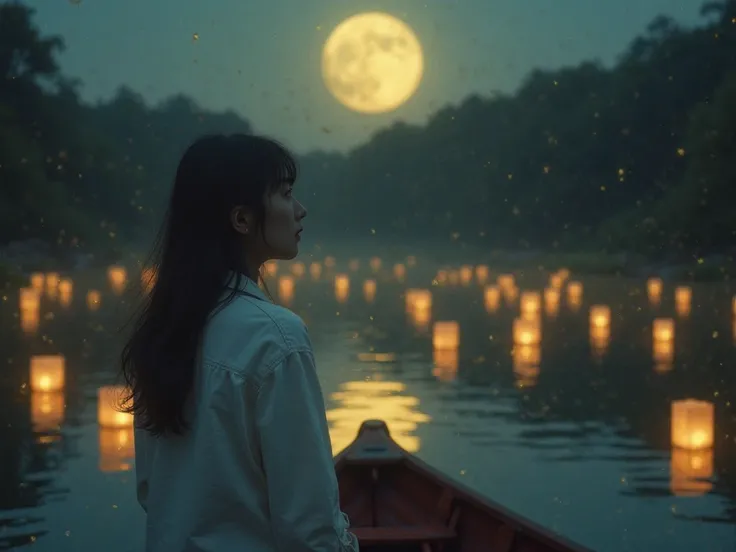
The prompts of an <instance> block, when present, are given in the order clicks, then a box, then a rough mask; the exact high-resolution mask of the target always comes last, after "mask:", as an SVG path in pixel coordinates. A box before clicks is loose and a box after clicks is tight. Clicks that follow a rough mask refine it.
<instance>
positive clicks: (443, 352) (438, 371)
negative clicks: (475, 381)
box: [432, 349, 460, 382]
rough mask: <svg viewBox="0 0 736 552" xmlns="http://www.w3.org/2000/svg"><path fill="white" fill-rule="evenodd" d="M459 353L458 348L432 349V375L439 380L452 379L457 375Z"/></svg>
mask: <svg viewBox="0 0 736 552" xmlns="http://www.w3.org/2000/svg"><path fill="white" fill-rule="evenodd" d="M459 355H460V351H459V350H458V349H434V350H433V351H432V360H433V361H434V368H433V369H432V375H433V376H434V377H436V378H437V379H438V380H440V381H448V382H449V381H454V380H455V378H456V377H457V369H458V365H459Z"/></svg>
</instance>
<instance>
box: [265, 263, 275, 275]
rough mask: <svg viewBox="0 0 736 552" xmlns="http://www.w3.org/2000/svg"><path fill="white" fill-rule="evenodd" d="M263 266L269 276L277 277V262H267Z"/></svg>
mask: <svg viewBox="0 0 736 552" xmlns="http://www.w3.org/2000/svg"><path fill="white" fill-rule="evenodd" d="M263 266H264V267H265V269H266V275H267V276H276V273H277V272H278V271H279V265H278V263H277V262H276V261H267V262H266V263H265V264H264V265H263Z"/></svg>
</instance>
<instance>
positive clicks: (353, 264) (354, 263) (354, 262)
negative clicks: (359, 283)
mask: <svg viewBox="0 0 736 552" xmlns="http://www.w3.org/2000/svg"><path fill="white" fill-rule="evenodd" d="M348 268H349V269H350V270H352V271H353V272H357V271H358V270H359V269H360V261H359V260H358V259H351V260H350V262H349V263H348Z"/></svg>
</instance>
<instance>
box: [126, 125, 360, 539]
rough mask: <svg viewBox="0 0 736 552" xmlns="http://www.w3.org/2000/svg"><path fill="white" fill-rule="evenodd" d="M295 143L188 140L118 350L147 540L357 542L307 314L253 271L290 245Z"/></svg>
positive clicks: (290, 253) (297, 227) (297, 207)
mask: <svg viewBox="0 0 736 552" xmlns="http://www.w3.org/2000/svg"><path fill="white" fill-rule="evenodd" d="M295 179H296V164H295V162H294V159H293V157H292V156H291V155H290V154H289V152H287V151H286V150H285V149H284V148H283V147H282V146H281V145H279V144H278V143H276V142H273V141H271V140H269V139H266V138H261V137H257V136H248V135H233V136H208V137H204V138H201V139H199V140H197V141H196V142H195V143H194V144H193V145H192V146H191V147H189V149H188V150H187V151H186V153H185V154H184V156H183V158H182V159H181V162H180V163H179V168H178V170H177V173H176V180H175V182H174V188H173V191H172V193H171V200H170V204H169V208H168V213H167V216H166V221H165V224H164V226H163V228H162V233H161V235H160V237H159V241H158V247H157V249H156V255H157V258H156V259H155V262H154V264H155V266H156V269H157V279H156V282H155V285H154V287H153V289H152V291H151V293H150V295H149V298H148V299H147V302H146V303H145V305H144V307H143V309H142V311H141V313H140V315H139V317H138V318H137V320H136V324H135V326H134V329H133V333H132V335H131V337H130V339H129V341H128V342H127V344H126V345H125V347H124V350H123V352H122V356H121V363H122V373H123V375H124V377H125V379H126V382H127V383H128V385H129V386H130V389H131V394H130V397H129V402H128V405H129V411H130V412H132V413H133V414H134V416H135V421H136V443H135V445H136V477H137V489H138V499H139V501H140V503H141V505H142V506H143V509H144V510H145V511H146V512H147V516H146V517H147V523H146V551H147V552H226V551H246V550H247V551H251V552H267V551H268V552H270V551H276V550H279V551H285V552H286V551H288V552H302V551H304V552H306V551H310V552H311V551H323V550H324V551H327V550H329V551H355V550H357V549H358V544H357V540H356V539H355V537H354V535H352V534H351V533H349V532H348V520H347V517H346V516H345V515H344V514H343V513H342V512H341V510H340V505H339V499H338V488H337V480H336V476H335V470H334V466H333V461H332V452H331V446H330V437H329V434H328V430H327V422H326V418H325V411H324V402H323V397H322V392H321V389H320V385H319V382H318V380H317V375H316V373H315V367H314V355H313V353H312V346H311V343H310V340H309V336H308V335H307V330H306V327H305V325H304V323H303V322H302V320H301V319H300V318H299V317H298V316H296V315H295V314H293V313H292V312H291V311H289V310H287V309H285V308H282V307H280V306H277V305H275V304H273V303H272V302H271V301H270V300H269V299H268V298H267V297H266V296H265V295H264V293H263V292H262V291H261V290H260V288H259V287H258V285H257V283H256V281H257V279H258V278H259V274H260V270H261V266H262V265H263V263H264V262H266V261H267V260H269V259H292V258H294V257H295V256H296V254H297V252H298V249H299V239H300V234H301V232H302V222H303V220H304V217H305V216H306V213H307V211H306V209H305V208H304V206H303V205H302V204H301V203H299V202H298V201H297V200H296V198H295V197H294V196H293V195H292V188H293V186H294V181H295Z"/></svg>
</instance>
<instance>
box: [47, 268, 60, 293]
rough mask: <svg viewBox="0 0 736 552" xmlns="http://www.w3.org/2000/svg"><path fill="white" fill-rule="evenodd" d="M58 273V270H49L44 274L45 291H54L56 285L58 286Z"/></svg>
mask: <svg viewBox="0 0 736 552" xmlns="http://www.w3.org/2000/svg"><path fill="white" fill-rule="evenodd" d="M59 280H60V278H59V273H58V272H49V273H48V274H46V291H47V292H49V293H51V292H54V293H55V292H56V289H57V287H58V286H59Z"/></svg>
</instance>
